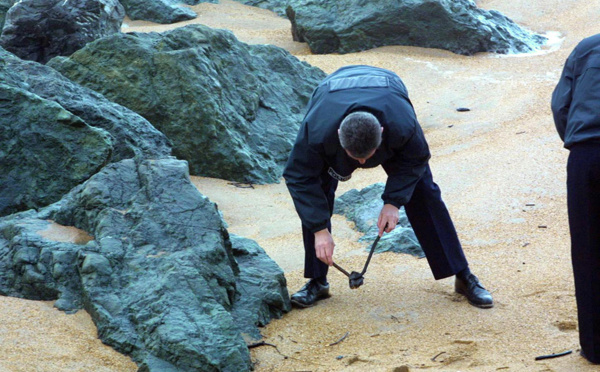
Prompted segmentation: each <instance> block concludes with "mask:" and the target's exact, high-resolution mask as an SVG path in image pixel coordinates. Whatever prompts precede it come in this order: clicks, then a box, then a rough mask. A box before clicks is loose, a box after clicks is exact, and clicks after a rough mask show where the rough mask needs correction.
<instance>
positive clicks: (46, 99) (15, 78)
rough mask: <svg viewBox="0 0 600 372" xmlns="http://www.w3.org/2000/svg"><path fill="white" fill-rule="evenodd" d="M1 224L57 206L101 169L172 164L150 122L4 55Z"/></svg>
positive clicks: (0, 55)
mask: <svg viewBox="0 0 600 372" xmlns="http://www.w3.org/2000/svg"><path fill="white" fill-rule="evenodd" d="M0 61H1V62H0V82H2V87H1V88H0V91H1V94H2V96H3V98H2V101H0V106H2V110H1V111H0V155H1V156H0V168H1V169H2V170H3V171H2V172H0V216H2V215H6V214H10V213H14V212H17V211H22V210H25V209H29V208H39V207H43V206H46V205H48V204H50V203H53V202H55V201H57V200H59V199H60V198H61V197H62V196H63V195H64V194H65V193H67V192H68V191H69V190H71V189H72V188H73V187H75V186H76V185H78V184H79V183H81V182H83V181H85V180H87V179H88V178H89V177H90V176H92V175H93V174H94V173H96V172H97V171H98V170H99V169H100V168H101V167H102V166H103V165H105V164H106V163H109V162H116V161H120V160H122V159H129V158H133V157H142V158H160V157H165V156H169V155H170V153H171V148H170V146H169V144H168V140H167V138H166V137H165V136H164V134H162V133H161V132H159V131H158V130H157V129H156V128H154V127H153V126H152V125H151V124H150V123H149V122H148V121H147V120H146V119H144V118H143V117H141V116H140V115H138V114H136V113H135V112H133V111H131V110H129V109H127V108H125V107H123V106H120V105H118V104H116V103H114V102H111V101H109V100H107V99H106V98H104V97H103V96H102V95H100V94H99V93H96V92H94V91H92V90H90V89H88V88H84V87H82V86H80V85H77V84H75V83H73V82H71V81H70V80H68V79H67V78H65V77H64V76H62V75H61V74H60V73H58V72H57V71H55V70H53V69H51V68H50V67H47V66H44V65H42V64H39V63H37V62H30V61H23V60H21V59H19V58H17V57H16V56H14V55H12V54H11V53H9V52H7V51H5V50H4V49H2V48H0Z"/></svg>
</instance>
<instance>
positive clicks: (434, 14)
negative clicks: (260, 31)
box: [274, 0, 546, 55]
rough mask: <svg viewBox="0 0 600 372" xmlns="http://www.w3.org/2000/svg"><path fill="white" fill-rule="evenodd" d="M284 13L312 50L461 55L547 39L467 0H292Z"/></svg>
mask: <svg viewBox="0 0 600 372" xmlns="http://www.w3.org/2000/svg"><path fill="white" fill-rule="evenodd" d="M274 6H275V7H277V6H278V5H277V4H275V5H274ZM286 15H287V17H288V18H289V19H290V21H291V22H292V35H293V37H294V40H295V41H301V42H307V43H308V45H309V47H310V50H311V51H312V52H313V53H315V54H325V53H341V54H344V53H352V52H359V51H363V50H367V49H372V48H376V47H380V46H385V45H410V46H419V47H425V48H439V49H446V50H449V51H451V52H454V53H457V54H463V55H472V54H475V53H479V52H493V53H502V54H506V53H525V52H530V51H532V50H536V49H538V48H539V47H540V45H542V44H543V43H544V42H545V41H546V38H545V37H543V36H540V35H537V34H535V33H532V32H531V31H529V30H526V29H524V28H522V27H520V26H519V25H517V24H516V23H514V22H513V21H512V20H510V19H509V18H507V17H506V16H504V15H503V14H501V13H500V12H498V11H494V10H491V11H487V10H483V9H480V8H478V7H477V5H476V4H475V2H473V1H471V0H452V1H450V0H417V1H398V2H389V1H386V0H376V1H364V0H342V1H335V2H328V1H310V0H294V1H290V2H289V6H288V7H287V9H286Z"/></svg>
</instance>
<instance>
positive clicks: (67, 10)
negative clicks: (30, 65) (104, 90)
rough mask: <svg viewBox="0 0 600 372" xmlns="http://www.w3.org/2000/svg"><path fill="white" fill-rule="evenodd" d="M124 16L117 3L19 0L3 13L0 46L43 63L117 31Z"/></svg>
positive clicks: (80, 0) (21, 56)
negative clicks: (4, 17)
mask: <svg viewBox="0 0 600 372" xmlns="http://www.w3.org/2000/svg"><path fill="white" fill-rule="evenodd" d="M124 17H125V10H124V9H123V6H122V5H121V4H120V3H119V1H118V0H69V1H65V0H20V1H18V2H16V3H15V5H14V6H12V7H11V8H10V9H9V10H8V12H7V13H6V20H5V24H4V29H3V30H2V35H1V36H0V46H2V47H4V48H5V49H6V50H8V51H10V52H12V53H14V54H15V55H17V56H19V57H20V58H23V59H27V60H31V61H36V62H40V63H46V62H47V61H48V60H49V59H51V58H52V57H55V56H68V55H70V54H72V53H73V52H75V51H76V50H78V49H80V48H82V47H83V46H84V45H85V44H87V43H89V42H90V41H93V40H96V39H98V38H101V37H103V36H107V35H111V34H114V33H117V32H120V29H121V24H122V23H123V18H124Z"/></svg>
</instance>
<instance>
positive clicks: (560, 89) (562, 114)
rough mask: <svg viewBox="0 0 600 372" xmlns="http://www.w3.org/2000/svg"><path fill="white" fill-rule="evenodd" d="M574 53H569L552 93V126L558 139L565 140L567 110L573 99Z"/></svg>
mask: <svg viewBox="0 0 600 372" xmlns="http://www.w3.org/2000/svg"><path fill="white" fill-rule="evenodd" d="M574 56H575V52H573V53H571V55H570V56H569V58H568V59H567V61H566V63H565V66H564V68H563V72H562V75H561V77H560V80H559V81H558V84H557V85H556V88H555V89H554V92H553V93H552V114H553V116H554V125H555V126H556V130H557V131H558V135H559V136H560V139H562V140H563V141H564V140H565V132H566V129H567V119H568V116H569V109H570V107H571V101H572V99H573V92H572V88H573V77H574V76H573V62H574Z"/></svg>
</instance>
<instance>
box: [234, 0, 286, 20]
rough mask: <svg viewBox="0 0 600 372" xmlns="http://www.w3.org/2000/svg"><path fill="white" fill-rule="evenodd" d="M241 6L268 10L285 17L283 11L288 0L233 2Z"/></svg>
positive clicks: (242, 0) (240, 0) (244, 0)
mask: <svg viewBox="0 0 600 372" xmlns="http://www.w3.org/2000/svg"><path fill="white" fill-rule="evenodd" d="M235 1H237V2H240V3H242V4H246V5H250V6H256V7H259V8H263V9H269V10H271V11H273V12H275V13H277V14H279V15H280V16H282V17H285V16H286V15H285V10H286V8H287V7H288V5H289V4H290V0H235Z"/></svg>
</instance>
